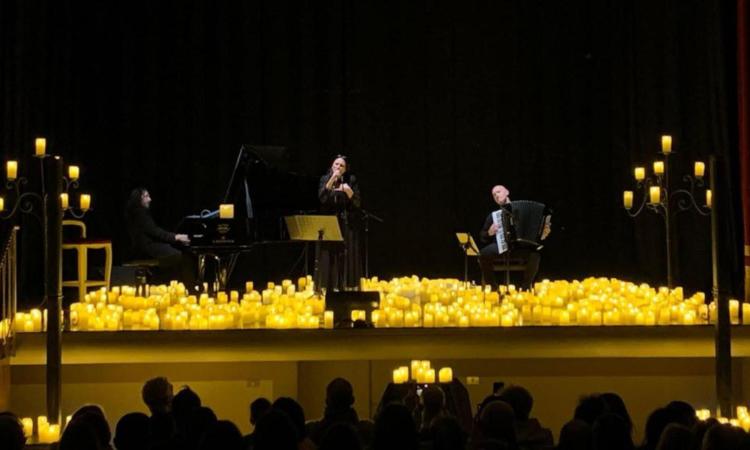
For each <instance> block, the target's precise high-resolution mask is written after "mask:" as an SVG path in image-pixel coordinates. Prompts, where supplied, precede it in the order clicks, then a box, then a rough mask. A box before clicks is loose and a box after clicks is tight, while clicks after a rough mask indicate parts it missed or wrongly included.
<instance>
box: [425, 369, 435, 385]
mask: <svg viewBox="0 0 750 450" xmlns="http://www.w3.org/2000/svg"><path fill="white" fill-rule="evenodd" d="M424 382H425V383H434V382H435V369H426V370H425V371H424Z"/></svg>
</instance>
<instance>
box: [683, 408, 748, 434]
mask: <svg viewBox="0 0 750 450" xmlns="http://www.w3.org/2000/svg"><path fill="white" fill-rule="evenodd" d="M695 415H696V417H697V418H698V420H703V421H706V420H708V419H710V418H711V410H709V409H699V410H697V411H695ZM716 420H718V421H719V423H722V424H728V425H732V426H734V427H739V428H742V429H744V430H745V431H747V432H750V413H748V408H747V406H738V407H737V409H736V410H735V418H734V419H729V418H726V417H721V416H717V417H716Z"/></svg>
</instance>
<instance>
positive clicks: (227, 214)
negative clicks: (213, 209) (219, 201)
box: [219, 205, 234, 219]
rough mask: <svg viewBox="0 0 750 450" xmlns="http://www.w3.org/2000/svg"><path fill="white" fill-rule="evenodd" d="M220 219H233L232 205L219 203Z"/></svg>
mask: <svg viewBox="0 0 750 450" xmlns="http://www.w3.org/2000/svg"><path fill="white" fill-rule="evenodd" d="M219 218H220V219H234V205H219Z"/></svg>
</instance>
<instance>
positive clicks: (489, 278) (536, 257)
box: [479, 185, 552, 289]
mask: <svg viewBox="0 0 750 450" xmlns="http://www.w3.org/2000/svg"><path fill="white" fill-rule="evenodd" d="M492 199H493V200H494V201H495V203H497V204H498V206H500V207H501V208H503V209H505V210H506V211H508V213H511V212H512V211H511V209H510V191H508V189H507V188H506V187H505V186H501V185H497V186H494V187H493V188H492ZM551 230H552V228H551V224H550V221H549V218H546V219H545V221H544V228H543V230H542V235H541V238H542V239H546V238H547V236H549V234H550V232H551ZM497 231H498V225H497V224H495V223H494V221H493V220H492V213H490V214H489V215H488V216H487V219H486V220H485V221H484V226H483V227H482V230H481V231H480V232H479V240H480V242H481V244H483V245H484V246H483V247H482V249H481V250H480V251H479V266H480V268H481V270H482V277H483V278H484V281H485V283H488V284H489V285H490V286H492V289H496V288H497V280H496V279H495V272H494V270H493V266H494V265H495V264H496V263H498V262H502V261H503V259H504V258H505V255H500V254H499V253H498V248H497V241H496V238H495V235H496V234H497ZM509 251H510V254H509V255H508V257H509V258H511V259H521V260H523V261H524V262H525V263H526V269H525V271H524V274H523V281H522V284H521V287H522V288H524V289H530V288H531V287H532V286H533V284H534V279H535V278H536V274H537V272H538V271H539V262H540V261H541V255H540V254H539V251H538V250H537V249H535V248H529V247H520V248H511V249H510V250H509Z"/></svg>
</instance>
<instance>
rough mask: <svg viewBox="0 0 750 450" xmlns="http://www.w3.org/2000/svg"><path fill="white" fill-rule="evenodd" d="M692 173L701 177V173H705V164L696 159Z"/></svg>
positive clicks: (696, 176)
mask: <svg viewBox="0 0 750 450" xmlns="http://www.w3.org/2000/svg"><path fill="white" fill-rule="evenodd" d="M693 173H694V174H695V178H703V175H704V174H705V173H706V164H705V163H703V161H696V162H695V170H694V172H693Z"/></svg>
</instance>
